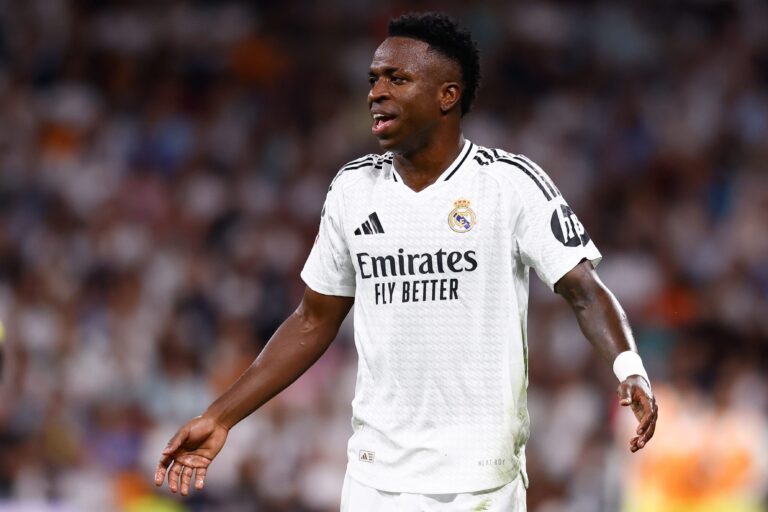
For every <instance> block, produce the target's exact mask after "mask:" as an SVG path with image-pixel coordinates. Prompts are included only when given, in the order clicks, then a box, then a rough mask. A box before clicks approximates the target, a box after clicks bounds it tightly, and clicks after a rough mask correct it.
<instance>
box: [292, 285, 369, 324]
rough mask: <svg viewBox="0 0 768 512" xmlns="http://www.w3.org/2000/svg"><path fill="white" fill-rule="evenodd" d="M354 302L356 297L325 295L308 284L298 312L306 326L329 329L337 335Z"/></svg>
mask: <svg viewBox="0 0 768 512" xmlns="http://www.w3.org/2000/svg"><path fill="white" fill-rule="evenodd" d="M354 302H355V299H354V297H343V296H338V295H324V294H322V293H319V292H316V291H314V290H313V289H312V288H310V287H308V286H307V287H306V288H305V289H304V296H303V297H302V299H301V303H300V304H299V307H298V308H297V309H296V314H297V315H298V316H299V317H300V318H301V319H302V321H303V323H304V325H305V326H306V328H322V329H327V330H329V331H332V333H333V334H334V335H335V334H336V332H338V330H339V327H340V326H341V323H342V322H343V321H344V318H346V316H347V314H348V313H349V310H350V309H351V308H352V304H354Z"/></svg>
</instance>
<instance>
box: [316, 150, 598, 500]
mask: <svg viewBox="0 0 768 512" xmlns="http://www.w3.org/2000/svg"><path fill="white" fill-rule="evenodd" d="M515 159H517V160H515ZM361 160H362V161H363V162H368V164H367V165H362V166H361V164H360V163H357V164H356V165H354V164H349V165H348V166H346V168H345V169H346V170H345V169H344V168H343V169H342V171H341V172H340V173H339V175H337V178H336V179H335V180H334V182H333V184H332V186H331V190H330V191H329V194H328V198H327V201H326V207H325V209H324V213H323V219H322V220H321V227H320V233H319V235H318V240H317V242H316V244H315V247H314V248H313V250H312V253H311V254H310V256H309V259H308V261H307V263H306V266H305V268H304V270H303V272H302V278H303V279H304V281H305V282H306V283H307V285H308V286H309V287H310V288H312V289H315V290H316V291H319V292H321V293H330V294H336V293H337V291H338V292H339V293H338V294H341V295H346V294H349V293H350V291H352V290H354V295H355V306H354V308H355V311H354V312H355V344H356V347H357V351H358V356H359V362H358V377H357V385H356V391H355V398H354V400H353V403H352V408H353V418H352V426H353V430H354V433H353V435H352V438H351V439H350V442H349V448H348V457H349V468H348V471H349V474H350V475H351V476H352V477H353V478H355V479H356V480H358V481H359V482H361V483H363V484H366V485H368V486H371V487H374V488H377V489H380V490H386V491H392V492H408V493H428V494H434V493H459V492H472V491H477V490H481V489H490V488H494V487H499V486H502V485H504V484H506V483H508V482H511V481H512V480H513V479H515V478H516V477H517V476H518V475H520V474H522V478H523V479H524V480H525V479H526V478H527V477H526V476H525V467H524V466H525V456H524V447H525V443H526V441H527V439H528V436H529V420H528V412H527V408H526V389H527V384H528V379H527V340H526V315H527V304H528V269H529V268H530V267H533V268H534V269H535V270H536V272H537V273H538V275H539V276H540V277H541V278H542V279H543V280H544V281H545V282H546V283H547V285H548V286H550V288H551V287H553V286H554V284H555V283H556V282H557V280H558V279H559V278H560V277H562V275H563V274H565V273H566V272H567V271H568V270H570V269H572V268H573V267H574V266H575V265H576V264H578V263H579V261H581V260H582V259H584V258H587V259H590V260H592V261H593V262H594V263H595V264H596V263H597V262H598V261H599V259H600V253H599V252H598V251H597V249H596V248H595V246H594V244H593V243H592V242H591V241H589V240H588V236H587V235H586V232H585V231H584V230H583V228H582V227H580V224H579V223H578V219H576V217H575V215H573V214H572V212H570V210H569V209H568V208H567V205H566V204H565V201H564V200H563V198H562V197H561V196H560V195H559V192H556V188H555V187H554V184H551V182H550V181H549V178H548V177H546V175H545V174H544V173H543V171H541V170H540V169H538V168H537V167H533V166H535V164H533V163H532V162H530V161H527V160H524V159H521V157H517V156H516V155H510V154H508V153H505V152H501V151H499V150H489V149H486V148H481V147H477V146H475V145H473V144H472V143H470V142H467V144H466V146H465V148H464V150H463V151H462V152H461V154H460V155H459V156H458V157H457V159H456V162H454V163H453V164H452V165H451V166H449V168H448V169H446V171H445V173H444V174H443V175H442V176H441V177H440V178H439V179H438V180H437V181H436V182H435V183H434V184H432V185H431V186H429V187H427V188H426V189H424V190H422V191H421V192H418V193H416V192H414V191H413V190H411V189H410V188H408V187H407V186H406V185H405V184H404V183H403V180H402V178H401V177H399V175H398V174H397V171H396V169H394V168H393V166H392V164H391V156H390V155H382V156H378V155H376V156H369V157H364V159H361ZM505 160H506V161H505ZM507 161H509V162H516V163H509V162H507ZM358 162H359V161H358ZM519 162H522V163H519ZM520 167H522V170H521V169H520ZM543 191H544V192H546V194H545V193H543ZM373 213H375V214H376V216H375V217H376V219H377V222H378V224H379V226H378V227H377V228H376V229H373V226H372V225H371V224H370V222H369V226H370V229H367V230H366V229H364V225H365V222H366V221H369V220H370V219H371V214H373ZM358 228H360V229H359V233H360V234H355V230H357V229H358ZM582 231H584V234H581V232H582ZM352 283H354V284H352Z"/></svg>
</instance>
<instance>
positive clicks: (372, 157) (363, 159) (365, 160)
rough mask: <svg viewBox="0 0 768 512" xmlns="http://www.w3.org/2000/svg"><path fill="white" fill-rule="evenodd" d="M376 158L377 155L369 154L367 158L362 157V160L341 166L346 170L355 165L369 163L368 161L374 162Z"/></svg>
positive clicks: (355, 160) (358, 159)
mask: <svg viewBox="0 0 768 512" xmlns="http://www.w3.org/2000/svg"><path fill="white" fill-rule="evenodd" d="M375 157H376V155H375V154H373V153H369V154H367V155H365V156H361V157H360V158H356V159H354V160H352V161H351V162H347V163H345V164H344V165H342V166H341V168H342V169H344V168H345V167H352V166H353V165H357V164H361V163H363V162H367V161H368V160H373V159H374V158H375Z"/></svg>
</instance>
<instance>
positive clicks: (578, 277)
mask: <svg viewBox="0 0 768 512" xmlns="http://www.w3.org/2000/svg"><path fill="white" fill-rule="evenodd" d="M602 289H604V285H603V283H602V282H601V281H600V278H599V277H598V275H597V272H595V268H594V266H593V265H592V262H590V261H589V260H587V259H585V260H582V261H581V262H580V263H579V264H578V265H576V266H575V267H573V268H572V269H571V270H569V271H568V272H566V273H565V275H563V277H561V278H560V279H559V280H558V281H557V282H556V283H555V287H554V290H555V293H557V294H559V295H561V296H562V297H563V298H564V299H565V300H567V301H568V303H569V304H571V306H574V307H579V306H582V305H583V304H584V303H587V302H590V301H591V300H594V298H595V296H596V295H597V294H598V293H599V291H600V290H602Z"/></svg>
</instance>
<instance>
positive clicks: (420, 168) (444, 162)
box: [394, 131, 465, 192]
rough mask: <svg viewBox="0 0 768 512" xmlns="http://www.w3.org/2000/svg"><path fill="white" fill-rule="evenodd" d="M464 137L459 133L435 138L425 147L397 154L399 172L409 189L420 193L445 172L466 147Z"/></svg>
mask: <svg viewBox="0 0 768 512" xmlns="http://www.w3.org/2000/svg"><path fill="white" fill-rule="evenodd" d="M464 142H465V140H464V135H462V133H461V131H457V132H456V133H455V134H453V135H451V136H443V137H435V138H434V139H433V141H432V142H431V143H429V144H427V145H425V146H424V147H421V148H419V149H415V150H413V151H405V152H402V153H400V152H397V153H395V157H394V161H395V165H396V167H397V171H398V172H399V173H400V176H401V177H402V178H403V181H404V182H405V184H406V185H408V187H409V188H411V189H412V190H414V191H415V192H419V191H421V190H423V189H425V188H427V187H428V186H430V185H431V184H433V183H434V182H435V181H436V180H437V178H438V177H439V176H440V175H441V174H442V173H443V172H445V170H446V169H447V168H448V166H449V165H450V164H451V162H453V161H454V160H456V157H458V156H459V153H460V152H461V149H462V148H463V147H464Z"/></svg>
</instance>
